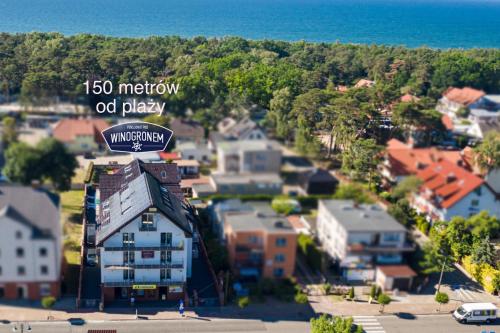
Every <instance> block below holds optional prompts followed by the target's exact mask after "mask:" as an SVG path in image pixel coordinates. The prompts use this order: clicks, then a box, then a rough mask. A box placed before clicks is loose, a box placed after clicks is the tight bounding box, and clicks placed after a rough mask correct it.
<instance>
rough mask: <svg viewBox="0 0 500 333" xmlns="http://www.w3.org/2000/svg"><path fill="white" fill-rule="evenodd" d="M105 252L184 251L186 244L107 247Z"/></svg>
mask: <svg viewBox="0 0 500 333" xmlns="http://www.w3.org/2000/svg"><path fill="white" fill-rule="evenodd" d="M104 250H105V251H182V250H184V244H183V243H178V244H170V245H169V244H162V245H159V246H136V245H130V246H128V245H125V246H106V247H104Z"/></svg>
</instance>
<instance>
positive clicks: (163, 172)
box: [160, 170, 167, 178]
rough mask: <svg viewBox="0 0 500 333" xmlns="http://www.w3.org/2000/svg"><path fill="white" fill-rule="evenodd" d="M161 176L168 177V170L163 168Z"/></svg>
mask: <svg viewBox="0 0 500 333" xmlns="http://www.w3.org/2000/svg"><path fill="white" fill-rule="evenodd" d="M160 176H161V178H167V172H166V171H165V170H163V171H162V172H160Z"/></svg>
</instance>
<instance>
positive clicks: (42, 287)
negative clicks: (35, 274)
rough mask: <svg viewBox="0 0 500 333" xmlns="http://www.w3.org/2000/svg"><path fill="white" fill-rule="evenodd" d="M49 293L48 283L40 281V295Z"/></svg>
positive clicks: (48, 294)
mask: <svg viewBox="0 0 500 333" xmlns="http://www.w3.org/2000/svg"><path fill="white" fill-rule="evenodd" d="M50 294H51V290H50V284H48V283H42V284H41V285H40V296H50Z"/></svg>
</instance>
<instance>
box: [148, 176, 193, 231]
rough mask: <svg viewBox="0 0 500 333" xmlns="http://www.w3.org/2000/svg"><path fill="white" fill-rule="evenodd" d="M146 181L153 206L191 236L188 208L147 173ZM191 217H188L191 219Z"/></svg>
mask: <svg viewBox="0 0 500 333" xmlns="http://www.w3.org/2000/svg"><path fill="white" fill-rule="evenodd" d="M145 176H146V181H147V183H148V189H149V193H150V195H151V199H152V201H153V206H154V207H156V208H158V209H159V210H160V211H161V212H162V213H163V214H164V215H165V216H166V217H168V218H169V219H170V220H171V221H172V222H174V223H175V224H176V225H177V226H178V227H179V228H181V229H182V230H184V231H185V232H186V233H188V234H191V233H192V231H191V227H190V226H189V222H188V215H189V213H190V212H189V211H188V208H187V207H188V206H186V205H184V204H183V202H182V201H181V200H179V198H177V196H175V195H174V194H173V193H172V192H171V191H169V190H168V188H166V187H165V186H162V185H161V184H160V182H158V180H156V179H155V178H154V177H153V176H151V175H150V174H149V173H145ZM191 217H192V216H189V218H191Z"/></svg>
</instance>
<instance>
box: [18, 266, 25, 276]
mask: <svg viewBox="0 0 500 333" xmlns="http://www.w3.org/2000/svg"><path fill="white" fill-rule="evenodd" d="M17 275H19V276H23V275H26V269H25V268H24V266H17Z"/></svg>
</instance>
